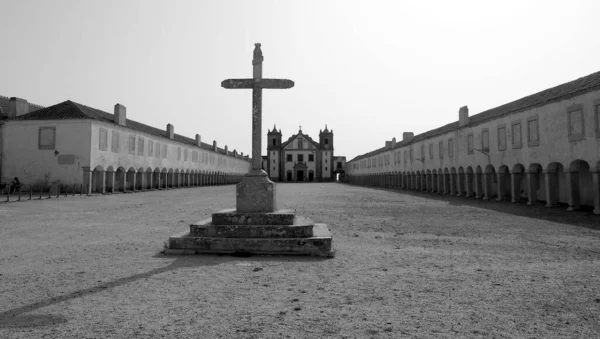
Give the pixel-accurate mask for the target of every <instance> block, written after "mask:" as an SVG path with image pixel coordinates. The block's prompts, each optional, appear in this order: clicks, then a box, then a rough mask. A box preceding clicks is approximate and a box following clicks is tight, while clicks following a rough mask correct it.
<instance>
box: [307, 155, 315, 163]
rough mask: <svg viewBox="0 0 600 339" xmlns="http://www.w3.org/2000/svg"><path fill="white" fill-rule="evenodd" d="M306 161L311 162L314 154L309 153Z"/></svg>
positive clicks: (313, 159)
mask: <svg viewBox="0 0 600 339" xmlns="http://www.w3.org/2000/svg"><path fill="white" fill-rule="evenodd" d="M308 161H309V162H313V161H315V155H314V154H309V155H308Z"/></svg>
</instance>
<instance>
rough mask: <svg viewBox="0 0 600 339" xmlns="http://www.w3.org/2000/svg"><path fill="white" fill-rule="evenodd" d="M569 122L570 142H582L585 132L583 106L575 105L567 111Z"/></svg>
mask: <svg viewBox="0 0 600 339" xmlns="http://www.w3.org/2000/svg"><path fill="white" fill-rule="evenodd" d="M567 114H568V120H569V126H568V127H569V141H577V140H582V139H583V138H584V132H583V106H582V105H581V104H578V105H573V106H571V107H569V108H568V109H567Z"/></svg>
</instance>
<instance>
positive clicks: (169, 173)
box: [167, 168, 175, 188]
mask: <svg viewBox="0 0 600 339" xmlns="http://www.w3.org/2000/svg"><path fill="white" fill-rule="evenodd" d="M174 177H175V176H174V172H173V169H172V168H169V170H168V171H167V187H170V188H173V187H174V186H173V181H174Z"/></svg>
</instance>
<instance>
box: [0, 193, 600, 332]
mask: <svg viewBox="0 0 600 339" xmlns="http://www.w3.org/2000/svg"><path fill="white" fill-rule="evenodd" d="M277 190H278V199H279V204H280V207H281V208H294V209H296V211H297V213H298V214H299V215H303V216H307V217H310V218H312V219H313V220H314V221H316V222H324V223H327V224H328V225H329V227H330V229H331V230H332V233H333V237H334V238H333V239H334V246H335V248H336V250H337V253H336V257H335V258H333V259H324V258H311V257H279V256H253V257H232V256H217V255H202V256H200V255H197V256H165V255H163V254H161V253H160V251H161V250H162V248H163V245H164V243H165V241H166V240H167V238H168V237H169V235H172V234H175V233H179V232H182V231H184V230H185V229H187V227H188V224H190V223H191V222H195V221H198V220H201V219H204V218H206V217H208V216H209V215H210V213H212V212H215V211H218V210H220V209H223V208H229V207H234V205H235V186H233V185H230V186H221V187H199V188H188V189H178V190H169V191H161V192H145V193H136V194H120V195H114V196H92V197H85V196H84V197H78V196H76V197H69V198H60V199H55V198H54V199H49V200H48V199H45V200H42V201H29V202H14V203H8V204H3V203H2V204H0V239H1V246H0V305H1V307H0V338H161V337H165V338H191V337H193V338H326V337H331V338H371V337H372V338H598V337H599V336H600V260H599V258H600V217H598V216H593V215H591V214H590V213H586V212H571V213H569V212H566V211H564V210H563V209H559V208H555V209H547V208H545V207H542V206H532V207H530V206H525V205H524V204H510V203H499V202H495V201H493V202H484V201H479V200H473V199H467V198H464V197H441V196H435V195H431V194H426V193H413V192H406V191H399V190H376V189H368V188H362V187H356V186H349V185H344V184H334V183H330V184H278V186H277Z"/></svg>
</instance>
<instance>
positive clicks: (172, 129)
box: [167, 124, 175, 139]
mask: <svg viewBox="0 0 600 339" xmlns="http://www.w3.org/2000/svg"><path fill="white" fill-rule="evenodd" d="M167 137H168V138H169V139H175V127H173V125H171V124H167Z"/></svg>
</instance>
